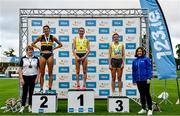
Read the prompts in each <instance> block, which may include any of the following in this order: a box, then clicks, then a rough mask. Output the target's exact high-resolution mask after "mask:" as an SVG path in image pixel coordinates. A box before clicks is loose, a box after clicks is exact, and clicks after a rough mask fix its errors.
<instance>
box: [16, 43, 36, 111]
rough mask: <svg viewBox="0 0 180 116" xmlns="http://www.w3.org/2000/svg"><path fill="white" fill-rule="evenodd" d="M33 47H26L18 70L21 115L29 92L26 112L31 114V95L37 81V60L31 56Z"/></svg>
mask: <svg viewBox="0 0 180 116" xmlns="http://www.w3.org/2000/svg"><path fill="white" fill-rule="evenodd" d="M33 51H34V50H33V47H32V46H27V47H26V55H25V56H23V57H22V58H21V60H20V68H19V82H20V85H21V86H22V99H21V101H22V102H21V109H20V111H19V112H21V113H23V111H24V108H25V104H26V99H27V94H28V92H29V101H28V103H29V107H28V110H29V112H31V105H32V95H33V91H34V87H35V83H36V82H37V81H38V80H39V78H37V77H39V76H38V75H39V59H38V58H37V57H35V56H33Z"/></svg>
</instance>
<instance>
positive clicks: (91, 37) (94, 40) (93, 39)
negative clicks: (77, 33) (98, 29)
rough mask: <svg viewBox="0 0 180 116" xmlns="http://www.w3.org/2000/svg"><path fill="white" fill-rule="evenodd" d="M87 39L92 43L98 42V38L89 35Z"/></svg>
mask: <svg viewBox="0 0 180 116" xmlns="http://www.w3.org/2000/svg"><path fill="white" fill-rule="evenodd" d="M86 38H87V39H88V40H89V41H90V42H96V36H95V35H87V36H86Z"/></svg>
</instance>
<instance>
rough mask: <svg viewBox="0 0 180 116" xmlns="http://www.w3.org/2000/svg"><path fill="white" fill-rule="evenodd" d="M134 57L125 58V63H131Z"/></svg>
mask: <svg viewBox="0 0 180 116" xmlns="http://www.w3.org/2000/svg"><path fill="white" fill-rule="evenodd" d="M133 60H134V58H126V64H132V62H133Z"/></svg>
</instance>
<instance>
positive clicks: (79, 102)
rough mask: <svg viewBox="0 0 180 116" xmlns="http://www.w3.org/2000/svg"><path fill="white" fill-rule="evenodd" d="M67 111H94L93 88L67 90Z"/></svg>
mask: <svg viewBox="0 0 180 116" xmlns="http://www.w3.org/2000/svg"><path fill="white" fill-rule="evenodd" d="M68 112H78V113H80V112H82V113H88V112H89V113H90V112H94V90H93V89H87V90H74V89H69V90H68Z"/></svg>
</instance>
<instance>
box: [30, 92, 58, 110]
mask: <svg viewBox="0 0 180 116" xmlns="http://www.w3.org/2000/svg"><path fill="white" fill-rule="evenodd" d="M57 108H58V100H57V94H46V93H43V94H33V96H32V113H56V111H57Z"/></svg>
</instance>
